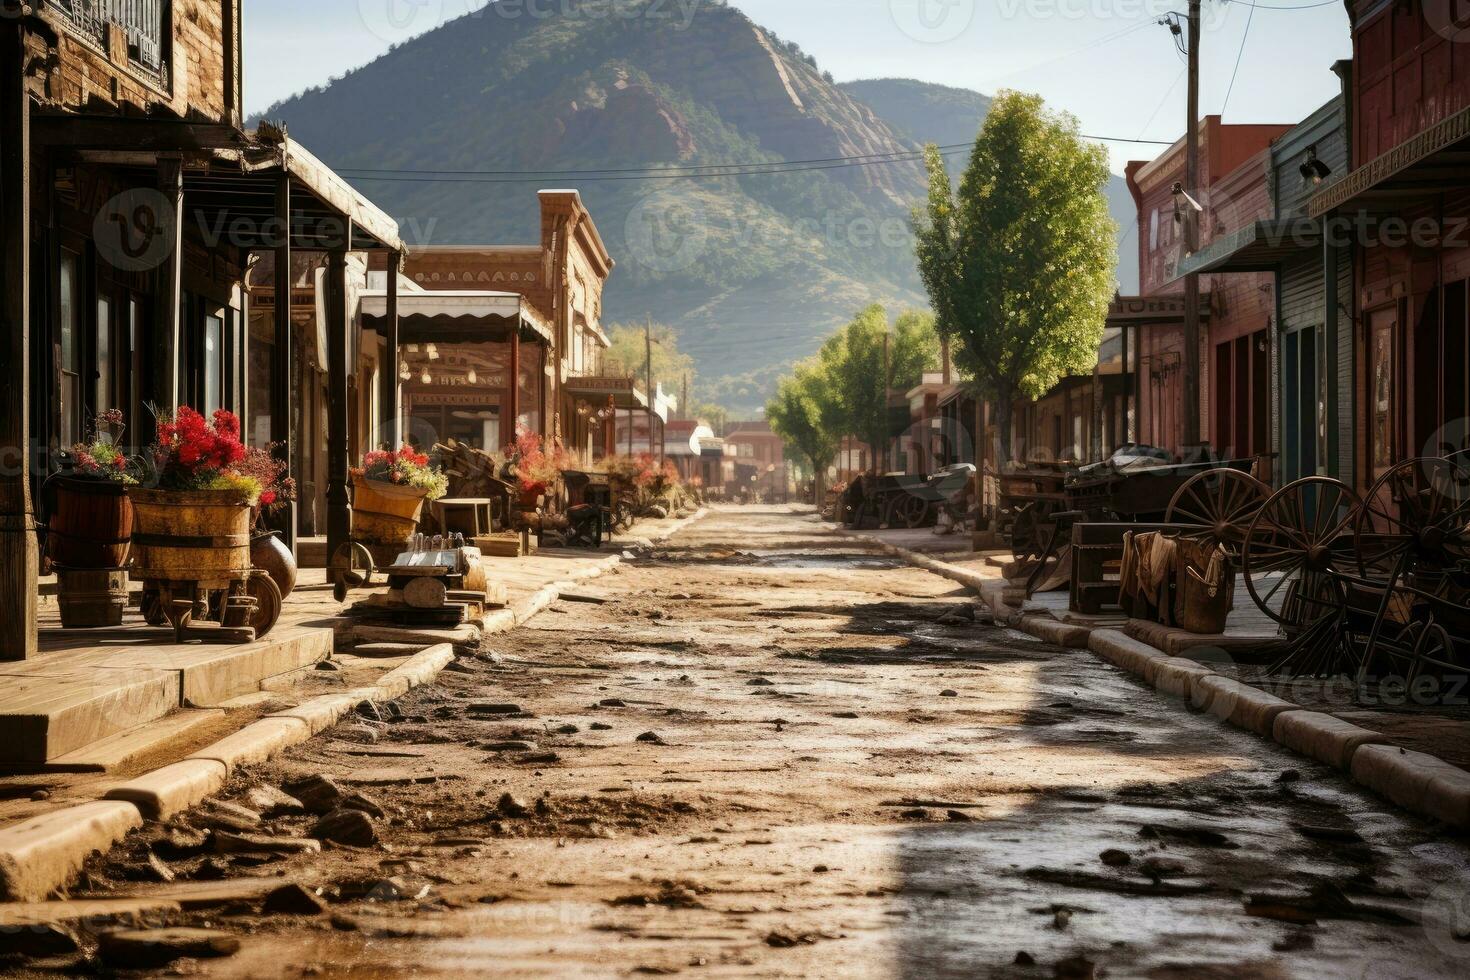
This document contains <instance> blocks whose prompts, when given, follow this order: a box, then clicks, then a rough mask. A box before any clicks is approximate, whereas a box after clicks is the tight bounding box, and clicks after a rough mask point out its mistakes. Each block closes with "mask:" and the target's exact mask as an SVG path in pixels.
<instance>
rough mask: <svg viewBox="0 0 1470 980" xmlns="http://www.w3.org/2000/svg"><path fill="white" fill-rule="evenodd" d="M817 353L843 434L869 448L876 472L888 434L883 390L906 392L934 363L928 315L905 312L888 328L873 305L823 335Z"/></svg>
mask: <svg viewBox="0 0 1470 980" xmlns="http://www.w3.org/2000/svg"><path fill="white" fill-rule="evenodd" d="M885 338H886V342H887V354H886V357H885V354H884V346H885ZM818 356H819V357H820V358H821V360H822V362H823V364H824V365H825V372H824V373H825V374H826V375H827V377H828V378H829V379H830V380H831V384H832V385H833V387H834V389H835V392H836V398H837V401H838V405H839V406H840V407H839V411H840V414H841V418H842V422H843V428H844V430H845V433H850V434H852V435H854V436H857V437H858V438H859V439H861V440H862V441H863V442H864V443H866V444H867V445H868V446H869V447H870V448H871V449H872V451H873V468H874V470H875V471H876V470H879V469H880V468H881V464H882V460H883V459H885V458H886V457H887V449H888V443H889V440H890V439H891V438H892V436H893V435H894V433H893V432H892V427H891V425H890V424H889V414H888V395H889V392H890V391H893V390H896V391H908V390H909V389H910V388H913V387H914V386H915V385H917V384H919V383H920V382H921V381H922V380H923V376H924V372H925V371H931V370H934V369H935V368H937V367H938V365H939V334H938V333H937V332H936V330H935V320H934V317H933V315H932V314H929V313H923V312H918V311H913V310H910V311H908V312H906V313H904V314H902V315H901V316H900V317H899V318H898V321H897V323H895V324H894V326H893V328H892V329H891V330H890V328H889V324H888V314H887V312H886V311H885V310H884V309H883V307H882V306H880V305H877V304H874V305H873V306H869V307H868V308H867V309H865V310H863V311H862V312H861V313H859V314H858V315H857V317H856V318H855V319H854V320H853V321H852V322H851V323H849V324H848V325H847V326H846V327H844V328H842V329H841V330H839V331H838V332H837V333H835V334H833V335H832V336H831V337H830V338H828V340H827V342H826V343H825V344H823V345H822V349H821V352H820V354H819V355H818ZM885 362H886V372H885Z"/></svg>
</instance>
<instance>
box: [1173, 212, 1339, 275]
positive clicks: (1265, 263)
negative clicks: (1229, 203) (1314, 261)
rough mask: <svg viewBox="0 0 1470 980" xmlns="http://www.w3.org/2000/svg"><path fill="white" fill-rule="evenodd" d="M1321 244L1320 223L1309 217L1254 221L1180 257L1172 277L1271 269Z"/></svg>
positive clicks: (1318, 247)
mask: <svg viewBox="0 0 1470 980" xmlns="http://www.w3.org/2000/svg"><path fill="white" fill-rule="evenodd" d="M1321 247H1322V225H1321V223H1320V222H1317V221H1313V220H1312V219H1311V218H1276V219H1272V220H1269V221H1256V222H1253V223H1252V224H1249V225H1246V226H1245V227H1244V228H1238V229H1236V230H1235V231H1232V232H1231V233H1230V234H1228V235H1222V236H1221V237H1219V238H1217V239H1215V240H1214V241H1213V242H1211V243H1210V244H1209V245H1207V246H1206V247H1204V248H1202V249H1200V250H1199V251H1198V252H1195V253H1194V254H1193V255H1190V256H1188V257H1186V258H1185V259H1183V260H1182V261H1181V262H1180V263H1179V268H1178V274H1177V275H1176V276H1175V280H1176V281H1177V280H1179V279H1183V278H1184V277H1185V276H1188V275H1199V274H1201V273H1206V272H1270V271H1272V270H1274V269H1276V268H1279V267H1280V266H1281V265H1282V264H1283V263H1284V262H1286V261H1287V260H1289V259H1292V258H1295V257H1297V256H1299V255H1301V254H1302V253H1304V252H1309V251H1315V250H1318V249H1321Z"/></svg>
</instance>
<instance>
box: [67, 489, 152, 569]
mask: <svg viewBox="0 0 1470 980" xmlns="http://www.w3.org/2000/svg"><path fill="white" fill-rule="evenodd" d="M46 496H47V497H48V498H49V504H50V520H49V521H48V523H47V525H46V532H47V533H46V557H47V558H49V559H50V560H51V564H53V565H55V566H57V567H58V568H76V569H100V568H122V567H123V566H124V565H126V564H127V563H128V550H129V543H130V539H131V538H132V533H133V505H132V503H131V501H129V499H128V494H127V488H126V487H124V486H123V485H122V484H121V483H112V482H110V481H107V480H83V479H78V478H76V477H67V476H57V477H53V478H52V479H51V480H49V481H47V483H46Z"/></svg>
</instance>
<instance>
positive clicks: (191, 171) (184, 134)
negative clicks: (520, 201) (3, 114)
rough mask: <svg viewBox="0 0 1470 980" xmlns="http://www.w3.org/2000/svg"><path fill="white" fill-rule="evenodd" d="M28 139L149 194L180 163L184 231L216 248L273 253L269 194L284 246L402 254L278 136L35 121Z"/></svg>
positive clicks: (139, 123)
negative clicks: (282, 199)
mask: <svg viewBox="0 0 1470 980" xmlns="http://www.w3.org/2000/svg"><path fill="white" fill-rule="evenodd" d="M32 130H33V137H34V139H35V141H36V144H37V145H38V146H43V147H45V148H47V149H48V150H49V151H50V152H51V153H52V155H53V158H54V159H56V160H57V161H58V162H63V161H67V160H70V161H74V162H78V163H84V164H87V163H89V164H97V165H99V166H107V167H110V168H113V169H114V170H115V171H116V172H118V173H123V174H127V175H129V177H130V178H131V179H132V182H133V183H134V186H137V187H147V188H154V187H156V186H157V183H158V166H159V161H160V160H162V159H164V158H178V157H180V156H182V157H183V159H184V161H185V163H184V168H183V184H184V209H185V211H186V212H187V217H186V219H185V220H186V221H188V222H190V223H191V224H192V225H193V226H194V227H196V228H198V229H200V230H201V231H203V232H204V233H205V235H206V236H210V237H214V238H217V239H218V240H219V242H220V243H221V244H227V245H232V246H234V247H236V248H240V249H244V250H248V251H262V250H266V249H272V248H275V247H276V245H278V244H279V239H280V237H281V231H280V227H279V221H278V217H279V215H278V214H277V206H278V205H277V191H278V189H279V188H280V185H281V177H282V176H286V177H287V178H288V180H289V187H290V191H291V244H292V247H294V248H299V249H307V250H312V251H328V250H330V249H332V248H338V247H341V246H342V245H344V244H348V242H347V241H346V235H345V231H346V228H347V227H348V225H349V223H350V225H351V228H352V239H351V242H350V245H351V247H352V248H353V249H354V250H359V251H368V250H388V251H397V252H402V251H403V250H404V244H403V241H402V239H401V238H400V237H399V234H398V223H397V222H396V221H394V220H393V219H392V218H391V217H389V216H388V215H387V214H386V213H384V212H383V211H382V210H380V209H379V208H378V207H377V206H375V205H374V204H373V203H372V202H371V201H369V200H368V199H367V198H366V197H364V196H363V195H361V194H359V193H358V192H357V191H356V190H354V189H353V187H352V185H351V184H349V183H347V181H346V180H344V179H343V178H342V177H340V176H338V175H337V174H336V173H335V172H333V171H332V170H331V168H329V167H328V166H326V164H324V163H322V162H321V161H320V160H318V159H317V158H316V157H315V156H313V155H312V154H311V153H310V152H309V151H307V150H306V149H305V148H304V147H302V146H301V145H300V144H298V143H295V142H293V141H292V140H291V139H290V138H289V137H287V136H286V135H285V134H284V133H283V132H277V131H273V130H272V129H270V128H269V127H262V128H261V129H260V130H257V131H256V132H253V133H247V132H244V131H242V130H240V129H237V128H235V127H233V126H228V125H223V124H211V123H194V122H186V121H182V120H170V119H156V118H148V117H138V118H133V117H119V116H99V115H95V114H89V113H70V112H38V113H36V114H34V116H33V118H32Z"/></svg>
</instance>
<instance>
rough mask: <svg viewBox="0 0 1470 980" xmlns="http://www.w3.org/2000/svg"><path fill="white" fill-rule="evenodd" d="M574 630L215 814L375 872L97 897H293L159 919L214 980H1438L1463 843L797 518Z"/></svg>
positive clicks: (522, 644) (1466, 862) (527, 633)
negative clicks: (332, 836) (331, 789)
mask: <svg viewBox="0 0 1470 980" xmlns="http://www.w3.org/2000/svg"><path fill="white" fill-rule="evenodd" d="M572 598H573V599H575V600H576V601H569V600H568V599H564V600H563V601H561V602H559V603H557V604H556V605H554V606H553V607H552V608H551V609H550V610H548V611H547V612H546V613H545V614H543V615H541V616H539V617H537V618H536V619H534V620H533V621H531V622H530V623H529V624H528V625H527V626H525V627H524V628H522V629H520V630H518V631H516V632H514V633H512V634H508V635H506V636H502V637H497V638H495V639H494V640H493V641H492V643H491V644H489V645H487V647H486V649H485V650H484V651H483V652H482V656H481V657H480V658H477V659H467V660H465V661H462V662H461V665H460V666H458V667H456V668H454V669H451V670H450V671H447V672H446V673H444V674H443V675H442V676H441V677H440V679H439V681H438V682H437V683H436V684H434V685H432V686H430V687H428V688H424V689H421V690H419V691H415V692H413V693H411V694H410V695H408V696H406V697H405V698H403V699H402V700H401V701H399V702H397V703H396V704H394V705H392V706H390V707H388V708H387V709H385V710H384V711H383V712H381V715H382V717H381V718H378V717H357V718H351V719H349V720H347V721H346V722H345V723H344V724H343V725H341V726H339V727H338V728H337V729H335V730H333V731H331V732H328V733H326V734H325V735H324V736H322V737H321V738H318V739H316V740H314V741H312V742H310V743H308V744H306V745H303V746H300V747H298V748H296V749H294V750H292V751H290V752H288V753H287V754H286V755H285V756H284V757H282V758H281V759H279V760H277V761H275V762H273V763H270V764H268V765H266V766H263V767H260V768H258V769H257V770H256V771H255V772H253V773H250V774H246V776H243V777H237V778H236V780H235V781H234V782H233V783H232V784H231V790H230V793H229V794H227V796H228V799H229V800H230V801H232V802H234V803H239V804H244V805H246V806H247V807H248V806H249V805H250V800H251V799H252V798H253V799H255V800H256V801H260V800H261V799H263V797H262V796H261V795H259V793H260V791H259V789H258V787H259V786H260V785H261V784H266V785H269V786H271V787H281V786H287V787H288V788H289V787H290V786H302V785H303V783H302V781H303V780H306V779H308V778H309V777H315V776H321V775H325V776H327V777H329V778H330V779H332V780H334V781H335V783H336V785H337V786H338V788H340V789H341V790H342V791H343V792H344V793H356V794H358V795H359V796H360V797H363V798H364V799H362V800H359V801H358V802H356V803H353V804H350V805H347V809H349V810H353V811H355V812H363V811H366V812H368V813H369V815H370V816H371V817H372V819H371V820H368V821H363V820H359V819H356V818H354V819H353V820H351V821H348V820H344V819H343V818H341V817H340V816H338V818H337V821H338V823H339V824H341V823H351V824H352V827H351V828H349V829H351V830H353V831H354V832H361V831H363V828H364V827H366V828H367V829H368V830H369V831H371V830H372V829H374V828H375V829H376V834H377V838H378V842H377V843H376V844H374V845H371V846H367V847H352V846H336V845H332V844H330V843H328V845H327V846H326V847H325V848H324V849H323V850H322V851H321V852H320V853H314V852H312V851H311V850H310V849H307V850H306V851H305V852H301V853H297V852H292V851H291V850H290V848H286V847H282V848H280V849H279V850H275V851H265V850H262V851H260V852H255V853H252V852H251V851H250V847H252V846H255V845H238V844H237V845H236V847H235V850H236V851H240V852H241V853H234V852H232V853H215V850H216V849H215V848H211V847H210V846H209V845H208V843H201V841H200V837H199V835H198V834H196V833H193V831H194V830H197V829H198V828H199V826H200V825H201V823H202V824H205V825H207V823H208V820H207V819H206V818H199V817H195V818H191V821H189V822H190V823H192V824H193V827H192V828H191V827H190V826H185V823H186V822H184V821H180V822H179V823H178V825H177V826H174V827H171V828H162V827H154V828H150V830H149V831H147V832H145V833H144V834H143V835H141V836H140V837H139V838H138V839H137V840H135V841H133V842H132V843H131V845H130V847H129V848H126V849H124V850H123V851H122V852H120V853H119V854H117V855H115V856H114V857H113V858H111V859H110V860H109V861H108V862H106V863H105V864H99V865H97V866H96V867H95V868H94V869H92V871H91V878H92V882H93V883H94V887H95V889H96V890H97V891H98V892H99V893H100V892H101V891H102V890H104V889H107V888H115V889H122V888H124V887H126V888H128V889H129V890H130V891H132V892H134V893H140V894H148V893H149V889H150V888H152V889H155V890H163V889H166V888H170V887H174V888H176V887H177V885H175V886H165V885H153V886H138V885H136V884H127V883H126V882H127V879H129V878H133V879H134V880H136V878H137V877H138V875H137V874H136V873H135V872H136V869H137V868H139V867H140V866H142V865H144V864H148V866H150V867H151V866H152V864H151V863H149V861H148V859H149V857H150V854H149V852H150V851H151V852H152V853H151V857H155V858H161V859H164V860H165V861H166V862H167V864H168V868H169V869H170V870H171V872H172V873H176V874H177V875H178V877H179V879H180V881H184V880H187V879H191V878H193V879H209V878H225V879H227V880H236V879H241V880H244V881H245V882H246V884H249V883H250V882H251V881H252V880H255V879H259V878H261V877H265V878H270V879H273V880H274V881H275V882H277V883H285V882H293V883H299V884H301V885H303V886H305V889H306V891H307V892H308V893H309V895H310V896H319V897H320V901H321V904H322V905H324V906H325V909H324V911H322V912H321V914H316V915H312V914H310V913H311V912H313V911H315V903H313V902H312V901H311V900H310V897H307V898H303V897H302V896H301V894H300V893H299V892H294V891H293V892H290V893H283V894H284V897H283V898H278V899H277V905H275V906H273V908H276V909H281V908H284V909H285V910H286V912H288V913H296V914H275V913H274V912H264V911H262V910H261V907H260V903H259V902H258V901H255V902H254V903H252V902H250V901H244V902H241V903H237V904H236V905H235V906H232V907H231V906H227V907H225V908H223V909H221V908H211V909H206V910H200V911H197V912H187V911H186V912H185V913H183V914H181V915H179V916H177V917H175V918H174V919H172V920H170V924H172V925H180V926H202V925H209V926H212V927H213V928H219V929H226V930H230V931H234V932H236V933H238V934H240V935H241V937H242V939H243V948H242V949H241V950H240V951H239V952H238V953H237V954H235V955H233V956H231V957H228V958H224V959H217V960H201V961H198V962H197V964H195V965H193V966H191V967H190V969H191V970H197V971H198V973H199V974H201V975H207V976H221V977H234V976H239V977H247V976H248V977H267V976H284V977H297V976H303V975H314V976H363V977H380V976H410V975H411V976H456V977H459V976H491V975H494V976H546V977H581V976H588V977H592V976H598V977H601V976H642V975H674V974H677V975H680V976H689V977H736V976H739V977H745V976H789V977H839V976H840V977H858V976H864V977H866V976H874V977H913V978H928V977H951V976H952V977H1051V976H1066V977H1087V976H1093V975H1097V976H1102V975H1107V976H1111V977H1180V978H1184V977H1191V978H1193V977H1228V978H1231V980H1240V978H1249V977H1332V978H1339V980H1341V978H1348V980H1358V978H1363V980H1378V978H1396V977H1434V976H1445V977H1449V976H1464V975H1466V972H1467V969H1466V963H1467V961H1466V958H1465V957H1466V956H1467V954H1470V943H1466V942H1463V941H1462V939H1464V938H1465V936H1464V935H1463V934H1462V935H1461V937H1460V938H1458V939H1457V938H1456V935H1455V934H1456V932H1457V930H1463V929H1465V928H1466V926H1467V925H1470V918H1466V917H1465V916H1464V915H1463V914H1462V912H1461V908H1462V907H1463V908H1466V909H1470V902H1467V901H1466V891H1465V881H1466V869H1467V867H1470V852H1467V850H1466V849H1465V848H1464V846H1463V845H1462V844H1460V843H1458V842H1454V841H1451V840H1448V839H1447V838H1446V837H1445V836H1444V835H1443V834H1442V833H1440V832H1439V831H1437V829H1436V828H1434V827H1431V826H1429V825H1428V824H1425V823H1423V822H1420V821H1417V820H1414V819H1411V818H1409V817H1407V816H1403V815H1400V814H1398V813H1396V812H1395V811H1394V810H1393V809H1392V808H1391V807H1389V806H1388V805H1387V804H1385V803H1382V802H1381V801H1379V800H1377V799H1375V798H1373V797H1371V796H1368V795H1366V794H1364V793H1362V792H1360V791H1358V790H1356V789H1354V788H1353V787H1352V786H1351V785H1350V784H1349V783H1347V782H1346V781H1345V780H1344V779H1343V778H1342V777H1340V776H1339V775H1337V774H1335V773H1333V772H1331V771H1329V770H1327V769H1325V768H1323V767H1321V766H1318V765H1316V764H1314V763H1311V762H1309V761H1307V760H1304V759H1300V758H1297V757H1294V756H1292V755H1290V754H1289V753H1287V752H1285V751H1283V750H1281V749H1280V748H1278V747H1276V746H1274V745H1272V744H1270V743H1268V742H1266V741H1264V740H1261V739H1257V738H1255V737H1253V736H1251V735H1248V734H1245V733H1242V732H1240V731H1237V730H1233V729H1230V728H1227V727H1224V726H1223V725H1221V724H1220V723H1218V722H1216V721H1214V720H1213V719H1211V718H1208V717H1202V716H1198V715H1192V714H1190V713H1189V712H1188V711H1187V710H1186V709H1185V708H1184V706H1183V705H1182V704H1180V703H1178V702H1171V701H1169V700H1168V699H1166V698H1164V697H1163V696H1161V695H1159V694H1158V693H1157V692H1155V691H1153V690H1151V689H1147V688H1145V687H1143V686H1142V685H1141V684H1139V683H1137V682H1136V681H1134V680H1132V679H1131V678H1129V677H1128V676H1126V675H1124V674H1122V673H1120V672H1118V671H1117V670H1115V669H1113V668H1111V667H1109V666H1108V665H1106V664H1104V663H1102V662H1101V661H1099V660H1097V659H1096V658H1094V657H1093V656H1092V655H1091V654H1089V653H1086V652H1077V651H1062V650H1059V649H1056V648H1054V647H1049V646H1046V645H1044V644H1042V643H1040V642H1038V641H1035V640H1033V639H1031V638H1030V637H1027V636H1024V635H1022V634H1019V633H1015V632H1012V631H1009V630H1006V629H1004V628H1000V627H996V626H993V625H990V624H988V623H987V622H983V621H982V622H978V623H977V622H973V621H972V620H973V619H974V618H975V616H976V614H977V611H978V607H976V606H975V605H974V599H973V597H972V596H971V595H970V594H968V593H967V592H965V591H964V590H963V589H960V588H959V587H957V586H956V585H955V584H954V583H952V582H949V581H947V580H945V579H942V578H940V577H938V576H936V575H933V574H930V573H928V572H925V571H921V570H918V569H914V568H910V567H908V566H905V565H901V564H899V563H897V562H895V561H894V560H891V559H889V558H887V557H886V556H883V555H881V554H878V553H876V552H873V551H869V550H866V549H865V547H864V546H863V545H861V544H857V543H855V542H853V541H851V540H849V539H845V538H842V537H838V536H836V535H834V534H832V533H831V532H829V531H827V530H826V529H825V528H824V527H823V526H822V525H819V524H817V523H816V522H815V520H814V518H812V517H811V516H810V515H809V514H803V513H793V512H792V511H790V510H788V509H785V508H754V507H752V508H729V509H719V510H716V511H714V512H713V513H712V514H711V515H710V516H709V517H708V518H706V519H705V520H704V521H702V522H700V523H697V524H696V525H694V526H692V527H691V528H688V529H686V530H685V531H683V532H681V533H680V534H678V535H677V536H675V537H674V538H673V539H672V540H671V541H669V542H668V543H666V544H665V545H663V546H661V547H660V548H659V549H658V550H656V551H654V552H651V553H648V554H646V555H644V556H641V557H640V558H639V559H638V560H636V561H631V562H629V563H627V564H626V565H625V566H624V567H623V568H622V569H621V570H620V571H618V572H617V573H615V574H612V575H609V576H605V577H604V578H602V579H600V580H598V581H597V582H595V583H593V584H592V585H590V586H588V587H586V588H585V589H584V590H582V591H581V592H579V593H578V594H576V595H574V596H573V597H572ZM983 618H984V617H983V615H982V616H981V619H982V620H983ZM370 714H371V713H370ZM311 785H312V786H315V789H314V790H313V792H315V790H316V789H320V785H318V784H311ZM252 789H254V790H255V791H256V794H257V795H255V796H254V797H252V796H251V795H250V793H251V791H252ZM303 792H304V790H303ZM330 805H333V804H331V803H330V802H329V803H328V804H326V805H324V806H323V807H321V808H322V809H325V808H326V806H330ZM340 805H341V803H340V800H339V801H338V804H337V806H338V807H339V808H338V813H339V814H340V813H341V812H342V811H341V809H340ZM290 809H291V808H290V807H287V808H286V810H287V811H289V810H290ZM373 810H378V811H379V812H380V813H381V814H382V816H381V818H380V817H378V816H377V815H376V814H373V813H372V811H373ZM231 812H233V811H231ZM248 816H249V814H248V813H247V814H246V817H247V818H248ZM247 822H248V820H247ZM321 822H322V818H321V815H320V814H300V813H291V812H282V813H280V814H279V815H274V816H272V815H271V814H270V813H269V812H268V813H267V815H266V818H265V819H264V820H263V821H262V823H261V824H260V825H259V826H258V827H253V828H246V829H248V830H249V831H250V832H251V833H252V834H253V835H255V836H256V837H258V836H261V835H264V836H268V837H278V838H282V839H300V838H304V837H308V836H310V835H311V834H312V833H313V832H314V831H317V828H318V826H319V824H320V823H321ZM317 832H318V835H320V834H321V833H325V832H326V831H317ZM357 842H358V843H361V841H360V840H358V841H357ZM261 847H262V848H263V845H261ZM301 913H306V914H301Z"/></svg>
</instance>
